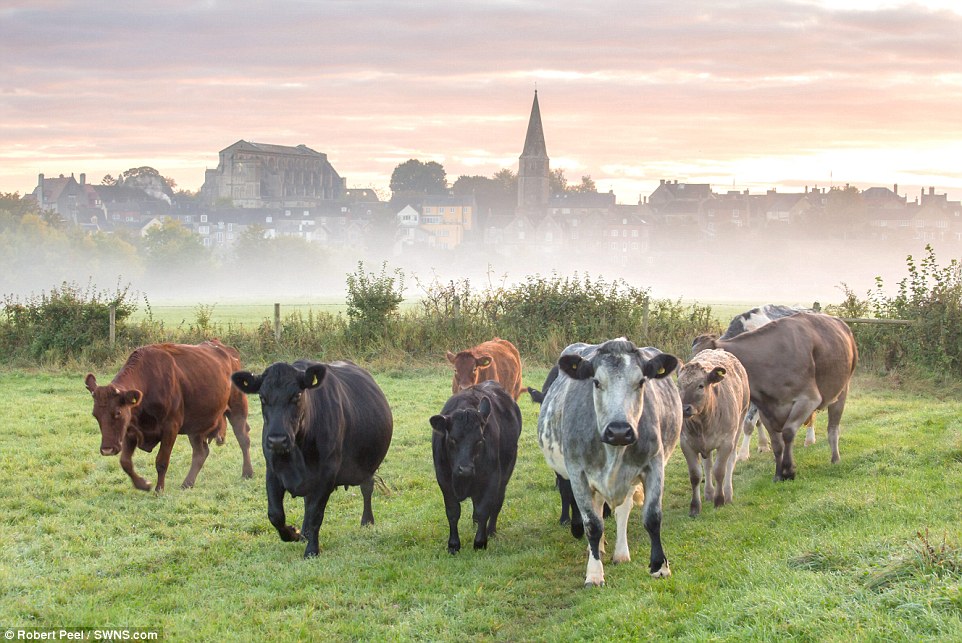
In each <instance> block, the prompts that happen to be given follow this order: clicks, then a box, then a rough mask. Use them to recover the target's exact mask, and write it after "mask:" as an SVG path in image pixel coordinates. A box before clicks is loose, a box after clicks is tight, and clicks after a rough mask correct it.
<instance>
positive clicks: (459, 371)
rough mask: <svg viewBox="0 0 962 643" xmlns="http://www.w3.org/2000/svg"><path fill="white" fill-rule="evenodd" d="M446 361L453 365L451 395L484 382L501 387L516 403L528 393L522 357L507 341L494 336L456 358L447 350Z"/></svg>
mask: <svg viewBox="0 0 962 643" xmlns="http://www.w3.org/2000/svg"><path fill="white" fill-rule="evenodd" d="M447 358H448V361H449V362H451V364H453V365H454V379H453V380H452V381H451V393H452V394H454V393H457V392H458V391H460V390H463V389H466V388H468V387H469V386H474V385H475V384H477V383H478V382H484V381H485V380H494V381H496V382H498V383H499V384H501V386H502V387H503V388H504V390H505V391H507V392H508V395H510V396H511V397H512V399H514V400H517V399H518V398H519V397H521V393H523V392H524V390H525V389H524V387H522V386H521V354H520V353H518V349H517V348H515V346H514V344H512V343H511V342H509V341H508V340H506V339H501V338H500V337H495V338H494V339H492V340H490V341H487V342H482V343H480V344H478V345H477V346H475V347H474V348H469V349H467V350H463V351H460V352H459V353H458V354H457V355H455V354H454V353H452V352H451V351H448V352H447Z"/></svg>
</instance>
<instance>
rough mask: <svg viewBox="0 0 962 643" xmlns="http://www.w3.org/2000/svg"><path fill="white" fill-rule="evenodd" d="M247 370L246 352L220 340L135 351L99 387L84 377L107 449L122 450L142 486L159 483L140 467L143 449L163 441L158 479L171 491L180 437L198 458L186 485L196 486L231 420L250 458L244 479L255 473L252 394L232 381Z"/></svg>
mask: <svg viewBox="0 0 962 643" xmlns="http://www.w3.org/2000/svg"><path fill="white" fill-rule="evenodd" d="M238 368H240V357H239V354H238V352H237V351H236V350H235V349H233V348H231V347H229V346H225V345H224V344H222V343H220V342H219V341H218V340H216V339H213V340H210V341H206V342H201V343H200V344H197V345H187V344H149V345H147V346H141V347H140V348H137V349H135V350H134V351H133V352H132V353H131V354H130V356H129V357H128V358H127V361H126V363H125V364H124V365H123V367H122V368H121V369H120V371H118V373H117V375H116V376H114V378H113V380H112V381H111V382H110V384H108V385H106V386H99V385H98V384H97V378H96V377H95V376H94V374H93V373H88V374H87V376H86V378H84V384H85V385H86V387H87V390H88V391H90V394H91V395H92V396H93V398H94V408H93V416H94V417H95V418H97V423H98V424H99V425H100V437H101V441H100V454H101V455H104V456H113V455H117V454H118V453H119V454H120V466H121V468H122V469H123V470H124V472H125V473H126V474H127V475H128V476H130V480H131V482H133V484H134V487H136V488H137V489H140V490H142V491H150V489H151V484H150V482H149V481H147V480H145V479H144V478H142V477H141V476H140V475H139V474H137V472H136V471H135V470H134V463H133V454H134V450H135V449H136V448H137V447H140V448H141V449H143V450H144V451H147V452H148V453H149V452H150V451H153V449H154V447H156V446H157V445H158V444H159V445H160V449H159V450H158V451H157V458H156V462H155V466H156V468H157V484H156V486H155V487H154V489H155V490H156V491H157V492H158V493H159V492H161V491H163V490H164V486H165V482H166V478H167V467H168V465H169V464H170V453H171V451H172V449H173V448H174V442H175V441H176V440H177V436H178V434H183V435H186V436H187V439H188V440H190V446H191V448H192V449H193V455H192V457H191V461H190V470H189V471H188V472H187V477H186V478H184V482H183V484H182V485H181V486H182V487H183V488H184V489H188V488H190V487H193V486H194V482H195V481H196V479H197V474H198V473H199V472H200V469H201V467H203V466H204V461H205V460H206V459H207V456H208V454H209V453H210V447H209V444H210V441H211V440H216V441H217V444H223V443H224V437H225V434H226V432H227V421H230V424H231V428H232V429H233V430H234V435H235V436H236V437H237V443H238V444H239V445H240V449H241V453H242V455H243V460H244V463H243V468H242V469H241V472H242V475H243V477H244V478H250V477H252V476H253V475H254V469H253V467H252V466H251V456H250V442H251V441H250V425H249V424H248V423H247V398H246V397H244V396H243V395H241V394H240V392H239V391H236V390H235V389H234V387H233V386H231V381H230V374H231V372H233V371H235V370H237V369H238Z"/></svg>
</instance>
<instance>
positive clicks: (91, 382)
mask: <svg viewBox="0 0 962 643" xmlns="http://www.w3.org/2000/svg"><path fill="white" fill-rule="evenodd" d="M84 384H85V385H86V386H87V390H88V391H90V392H91V393H93V392H94V391H96V390H97V378H96V377H94V374H93V373H87V377H85V378H84Z"/></svg>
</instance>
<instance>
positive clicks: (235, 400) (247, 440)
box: [227, 390, 254, 478]
mask: <svg viewBox="0 0 962 643" xmlns="http://www.w3.org/2000/svg"><path fill="white" fill-rule="evenodd" d="M236 393H237V394H236V395H235V392H234V391H233V390H232V391H231V397H230V406H229V407H228V409H227V419H228V420H229V421H230V426H231V428H232V429H233V430H234V437H236V438H237V444H238V445H240V450H241V456H242V457H243V458H244V464H243V467H242V469H241V477H243V478H253V477H254V467H253V466H252V465H251V425H250V424H249V423H248V422H247V396H246V395H245V394H243V393H241V392H240V391H236Z"/></svg>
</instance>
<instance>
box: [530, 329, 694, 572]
mask: <svg viewBox="0 0 962 643" xmlns="http://www.w3.org/2000/svg"><path fill="white" fill-rule="evenodd" d="M677 367H678V359H677V358H676V357H675V356H673V355H668V354H666V353H662V352H661V351H659V350H658V349H655V348H638V347H636V346H635V345H634V344H633V343H631V342H630V341H628V340H626V339H624V338H620V339H613V340H609V341H607V342H605V343H603V344H600V345H589V344H580V343H579V344H572V345H571V346H568V347H567V348H566V349H565V350H564V351H562V354H561V357H560V359H559V360H558V370H559V372H560V373H563V375H559V376H558V379H557V380H555V382H554V383H553V384H552V385H551V386H550V388H548V390H547V391H546V392H545V398H544V403H543V404H542V406H541V413H540V415H539V416H538V444H539V445H540V446H541V450H542V452H543V453H544V456H545V460H546V461H547V462H548V465H549V466H550V467H551V468H552V469H554V470H555V472H556V473H558V474H559V475H561V476H562V477H564V478H567V479H568V480H570V482H571V489H572V491H573V493H574V498H575V501H576V502H577V506H578V507H579V508H580V511H581V517H582V521H583V523H584V525H585V527H586V530H587V533H588V565H587V571H586V574H585V585H586V586H588V585H594V586H601V585H604V582H605V575H604V566H603V565H602V562H601V554H602V551H603V549H602V547H603V544H602V543H603V540H602V536H603V534H604V522H603V521H602V517H601V516H602V508H603V506H604V504H605V503H606V502H607V503H608V504H609V505H610V506H612V507H615V516H616V521H617V538H616V541H615V552H614V556H613V562H615V563H620V562H627V561H629V560H631V556H630V553H629V550H628V537H627V526H628V516H629V514H630V513H631V509H632V507H633V506H634V505H635V504H637V503H640V501H641V498H642V497H643V498H644V505H643V509H642V512H643V519H644V524H645V529H646V530H647V532H648V535H649V538H650V540H651V556H650V559H649V567H648V569H649V571H650V573H651V575H652V576H654V577H656V578H657V577H665V576H670V575H671V569H670V568H669V565H668V559H667V558H666V556H665V552H664V550H663V549H662V545H661V517H662V509H661V497H662V491H663V489H664V469H665V463H666V462H667V460H668V458H669V456H670V455H671V452H672V451H673V450H674V448H675V446H676V445H677V444H678V439H679V435H680V433H681V423H682V412H681V398H680V397H679V395H678V388H677V387H676V385H675V382H674V381H673V380H672V378H670V377H668V376H669V375H670V374H671V373H672V372H674V371H675V369H676V368H677ZM574 525H575V521H574V520H572V526H573V528H572V533H574V534H575V535H576V536H577V535H578V534H577V533H576V532H575V530H574Z"/></svg>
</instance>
